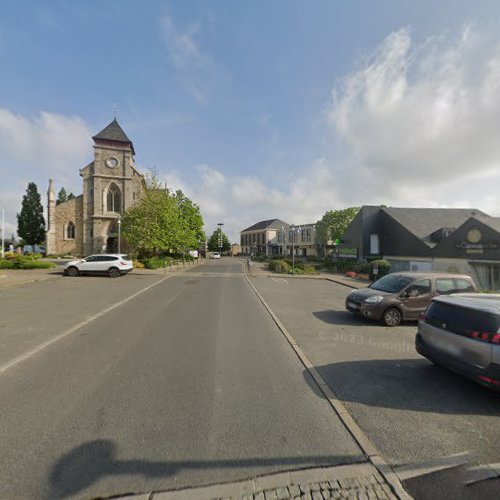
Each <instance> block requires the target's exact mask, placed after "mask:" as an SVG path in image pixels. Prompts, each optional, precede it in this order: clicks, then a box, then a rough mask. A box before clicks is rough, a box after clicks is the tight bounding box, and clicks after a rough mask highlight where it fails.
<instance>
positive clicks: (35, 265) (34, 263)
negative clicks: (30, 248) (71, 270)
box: [0, 255, 56, 269]
mask: <svg viewBox="0 0 500 500" xmlns="http://www.w3.org/2000/svg"><path fill="white" fill-rule="evenodd" d="M54 267H56V265H55V264H54V263H53V262H46V261H44V260H38V259H33V258H31V257H24V256H21V255H18V256H17V257H16V258H15V259H1V260H0V269H52V268H54Z"/></svg>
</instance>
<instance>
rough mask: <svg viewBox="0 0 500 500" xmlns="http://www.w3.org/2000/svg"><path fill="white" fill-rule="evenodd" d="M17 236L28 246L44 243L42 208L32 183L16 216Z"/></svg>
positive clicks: (38, 195)
mask: <svg viewBox="0 0 500 500" xmlns="http://www.w3.org/2000/svg"><path fill="white" fill-rule="evenodd" d="M17 234H18V235H19V236H20V237H21V238H22V239H23V241H24V242H25V243H27V244H28V245H37V244H39V243H42V242H43V241H45V219H44V218H43V207H42V202H41V198H40V194H39V193H38V189H37V187H36V184H35V183H34V182H30V183H29V184H28V187H27V189H26V194H25V195H24V196H23V202H22V207H21V213H19V214H17Z"/></svg>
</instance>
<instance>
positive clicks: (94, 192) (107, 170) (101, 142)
mask: <svg viewBox="0 0 500 500" xmlns="http://www.w3.org/2000/svg"><path fill="white" fill-rule="evenodd" d="M92 139H93V140H94V160H93V161H92V162H91V163H89V164H88V165H87V166H86V167H84V168H82V169H81V170H80V175H81V177H82V179H83V194H81V195H80V196H77V197H75V198H73V199H70V200H68V201H65V202H62V203H59V204H56V191H55V186H54V181H53V180H52V179H51V180H50V181H49V190H48V193H47V221H48V230H47V235H46V252H47V254H63V253H67V254H71V255H75V256H85V255H90V254H94V253H113V252H116V251H117V250H118V222H119V218H120V217H121V214H123V212H124V211H126V210H127V209H128V208H129V207H130V206H132V205H133V204H134V203H136V201H137V200H138V199H139V196H140V194H141V193H142V191H143V190H144V187H145V182H144V177H143V176H142V175H141V174H140V173H139V172H138V171H137V169H136V168H135V165H134V155H135V151H134V145H133V144H132V141H131V140H130V139H129V138H128V137H127V135H126V134H125V132H124V131H123V130H122V128H121V127H120V125H119V124H118V122H117V121H116V118H115V119H114V120H113V121H112V122H111V123H110V124H109V125H108V126H107V127H105V128H104V129H103V130H101V132H99V133H98V134H97V135H95V136H94V137H92Z"/></svg>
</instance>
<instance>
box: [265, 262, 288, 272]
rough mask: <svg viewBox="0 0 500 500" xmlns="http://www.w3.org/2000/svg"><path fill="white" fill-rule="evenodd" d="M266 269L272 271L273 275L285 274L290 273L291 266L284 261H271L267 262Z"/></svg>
mask: <svg viewBox="0 0 500 500" xmlns="http://www.w3.org/2000/svg"><path fill="white" fill-rule="evenodd" d="M267 268H268V269H269V271H273V272H275V273H282V274H286V273H288V271H290V269H291V266H290V265H289V264H288V262H287V261H285V260H272V261H270V262H269V264H268V266H267Z"/></svg>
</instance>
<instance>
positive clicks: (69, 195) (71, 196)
mask: <svg viewBox="0 0 500 500" xmlns="http://www.w3.org/2000/svg"><path fill="white" fill-rule="evenodd" d="M74 197H75V195H74V194H73V193H69V194H68V201H69V200H72V199H73V198H74Z"/></svg>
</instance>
